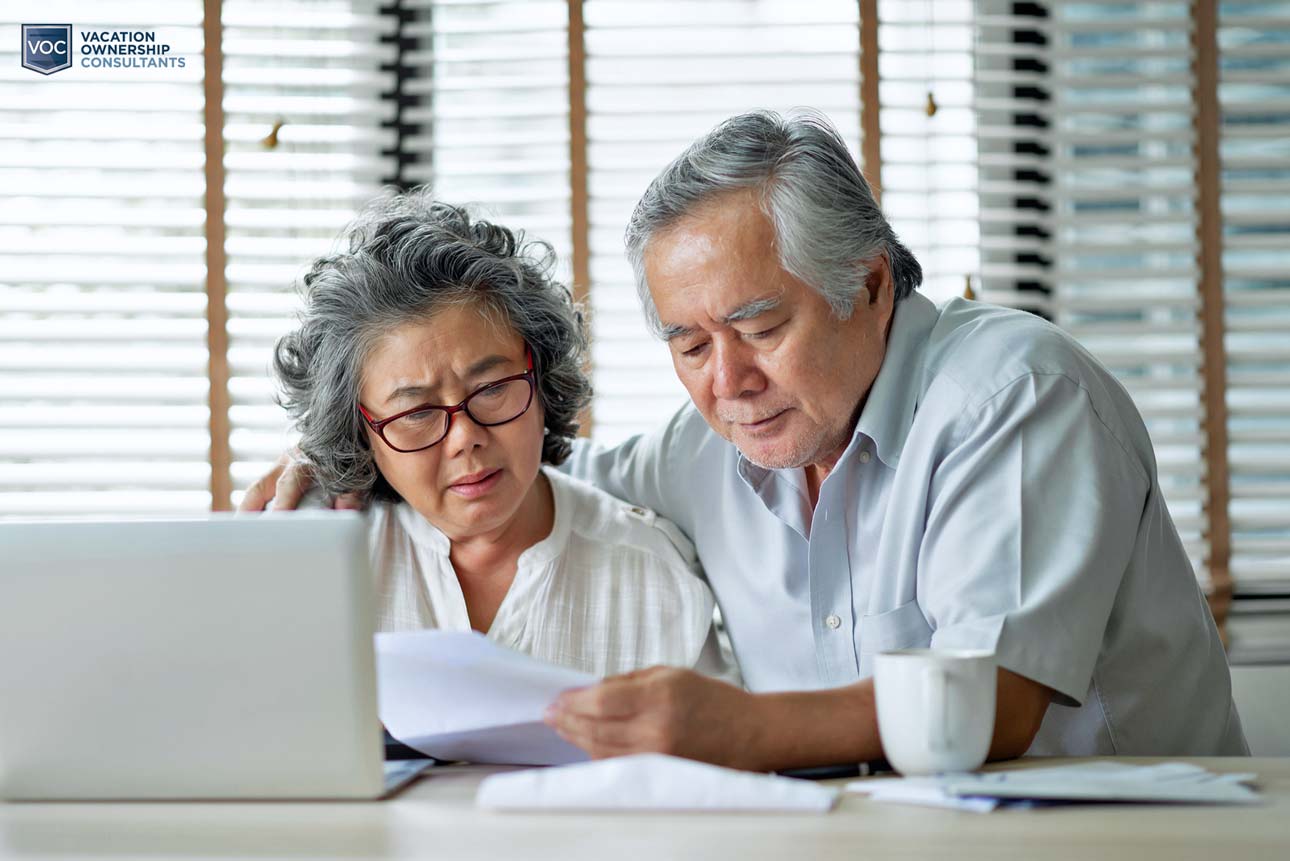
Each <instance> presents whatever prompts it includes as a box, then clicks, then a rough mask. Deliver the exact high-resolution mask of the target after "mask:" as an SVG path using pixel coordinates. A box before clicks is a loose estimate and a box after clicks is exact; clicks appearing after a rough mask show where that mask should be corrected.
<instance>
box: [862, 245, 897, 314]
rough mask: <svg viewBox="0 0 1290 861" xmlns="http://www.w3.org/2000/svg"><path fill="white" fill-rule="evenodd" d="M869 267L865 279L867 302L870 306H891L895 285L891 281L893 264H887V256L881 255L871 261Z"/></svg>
mask: <svg viewBox="0 0 1290 861" xmlns="http://www.w3.org/2000/svg"><path fill="white" fill-rule="evenodd" d="M867 265H868V269H869V274H868V275H866V276H865V279H864V289H865V293H866V294H867V295H866V297H865V302H866V303H867V304H869V305H890V304H891V302H892V297H893V289H894V285H893V284H892V281H891V264H890V263H888V262H887V255H886V254H879V255H878V256H877V257H874V258H873V259H872V260H869V261H868V264H867Z"/></svg>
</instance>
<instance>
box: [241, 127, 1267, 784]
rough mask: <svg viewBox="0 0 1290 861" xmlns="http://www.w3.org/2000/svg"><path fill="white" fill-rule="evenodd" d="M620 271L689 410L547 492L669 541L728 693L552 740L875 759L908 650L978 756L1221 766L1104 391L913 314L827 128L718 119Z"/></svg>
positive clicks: (963, 311) (576, 695) (1238, 749)
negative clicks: (954, 658) (885, 681)
mask: <svg viewBox="0 0 1290 861" xmlns="http://www.w3.org/2000/svg"><path fill="white" fill-rule="evenodd" d="M627 246H628V255H629V257H630V259H631V262H632V264H633V266H634V268H635V272H636V277H637V283H638V286H639V290H640V296H641V300H642V304H643V306H644V309H645V313H646V316H647V318H648V320H649V321H650V323H651V325H653V327H654V328H655V330H656V331H657V332H658V334H659V335H660V336H661V337H662V338H664V339H665V340H666V342H667V344H668V347H669V349H670V350H671V353H672V358H673V362H674V365H675V368H676V373H677V376H678V377H679V378H680V380H681V382H682V383H683V384H684V385H685V387H686V389H687V391H688V392H689V394H690V398H691V401H692V403H691V404H688V405H686V406H685V407H684V408H683V409H681V410H680V411H679V412H678V413H677V414H676V415H674V416H673V417H672V418H671V419H670V420H669V421H668V422H667V423H666V424H665V425H663V426H662V427H661V428H659V429H658V430H657V431H655V432H653V433H651V434H648V435H645V436H640V437H636V438H634V439H632V440H630V441H628V442H627V443H624V444H623V445H621V446H619V447H617V448H614V449H609V450H592V449H591V448H590V447H582V448H580V449H578V450H576V451H575V453H574V457H573V459H572V461H571V465H570V467H569V468H570V469H571V470H572V472H573V473H574V474H575V475H579V476H582V477H584V478H586V479H588V480H590V481H592V482H594V483H596V484H598V485H599V486H600V487H602V488H604V489H605V490H608V491H609V492H610V493H613V494H615V495H617V496H620V497H622V498H624V499H627V500H630V501H632V502H634V503H636V504H638V505H642V506H645V507H648V508H651V509H653V510H655V511H657V512H658V513H659V514H660V515H662V516H664V517H667V518H669V519H670V520H672V521H674V522H675V523H676V524H677V525H678V526H679V527H680V528H681V529H682V530H683V531H684V532H685V533H686V534H687V535H689V536H690V537H691V538H692V539H693V541H694V543H695V546H696V548H697V550H698V554H699V557H700V560H701V561H702V564H703V567H704V569H705V571H706V573H707V577H708V579H709V582H710V583H711V586H712V589H713V591H714V592H715V593H716V596H717V600H718V602H719V604H720V607H721V611H722V615H723V617H724V620H725V624H726V626H727V630H728V632H729V635H730V639H731V642H732V644H733V646H734V650H735V655H736V657H737V658H738V660H739V663H740V665H741V668H742V672H743V677H744V680H745V682H746V684H747V686H748V690H741V689H738V688H735V687H732V686H730V685H727V684H725V683H723V682H720V681H717V680H714V679H709V678H705V677H703V676H700V675H698V674H696V673H693V672H690V671H686V670H679V669H671V668H654V669H649V670H643V671H639V672H635V673H631V674H629V675H626V676H619V677H614V678H610V679H607V680H605V681H604V682H603V683H601V684H599V685H597V686H594V687H591V688H587V689H583V690H579V691H571V692H567V693H566V694H564V695H563V696H562V697H561V698H560V699H559V701H557V702H556V703H555V704H554V705H553V706H552V708H551V709H550V711H549V713H548V716H547V719H548V722H549V723H550V724H551V725H552V726H554V727H555V728H556V729H557V730H558V731H559V732H560V733H561V734H562V735H563V736H564V737H565V738H567V739H569V740H570V741H572V742H574V743H575V744H578V745H580V746H581V747H583V748H585V749H586V750H588V751H589V752H591V753H592V754H593V755H595V756H611V755H616V754H625V753H631V752H637V751H647V750H657V751H665V752H670V753H675V754H679V755H683V756H689V757H693V758H696V759H701V760H707V761H711V762H716V763H722V764H728V765H734V766H739V767H744V768H752V769H773V768H783V767H791V766H806V765H815V764H823V763H835V762H860V761H865V760H869V759H873V758H877V757H879V756H880V755H881V747H880V742H879V736H878V722H877V716H876V711H875V703H874V687H873V681H872V678H871V675H872V670H873V657H874V655H875V654H877V653H878V652H880V651H883V650H886V649H894V648H905V647H918V646H931V647H933V648H938V647H944V648H959V647H962V648H983V649H987V650H990V651H992V652H994V653H995V655H996V656H997V660H998V665H999V671H998V688H997V690H998V707H997V714H996V722H995V732H994V740H993V744H992V747H991V756H992V757H994V758H999V757H1009V756H1017V755H1020V754H1022V753H1025V752H1027V751H1029V752H1031V753H1042V754H1076V755H1078V754H1083V755H1088V754H1115V753H1120V754H1193V755H1202V754H1241V753H1245V752H1246V746H1245V741H1244V737H1243V735H1242V732H1241V727H1240V721H1239V718H1238V717H1237V714H1236V710H1235V708H1234V706H1233V704H1232V697H1231V684H1230V678H1229V674H1228V669H1227V664H1226V659H1225V655H1224V652H1223V648H1222V645H1221V643H1220V641H1219V638H1218V634H1217V631H1216V629H1215V627H1214V623H1213V620H1212V619H1211V618H1210V615H1209V611H1208V609H1207V607H1206V605H1205V602H1204V599H1203V596H1202V595H1201V593H1200V590H1199V589H1198V587H1197V585H1196V582H1195V578H1194V576H1193V574H1192V571H1191V566H1190V564H1189V562H1188V559H1187V556H1186V554H1185V553H1184V550H1183V547H1182V545H1181V543H1180V541H1179V538H1178V534H1177V531H1176V530H1175V528H1174V525H1173V523H1172V521H1171V519H1170V517H1169V512H1168V511H1167V509H1166V507H1165V503H1164V500H1163V498H1162V497H1161V493H1160V487H1159V483H1158V481H1157V476H1156V465H1155V458H1154V455H1153V453H1152V449H1151V444H1150V441H1149V439H1148V436H1147V432H1146V429H1145V427H1144V426H1143V423H1142V420H1141V418H1140V417H1139V415H1138V413H1137V410H1136V409H1135V408H1134V406H1133V403H1132V402H1131V401H1130V399H1129V397H1128V395H1127V394H1126V393H1125V391H1124V390H1123V388H1121V387H1120V386H1119V385H1118V384H1117V383H1116V382H1115V380H1114V379H1113V378H1112V377H1111V375H1110V374H1109V373H1108V372H1107V371H1106V370H1105V369H1104V368H1102V367H1101V365H1099V364H1098V363H1097V362H1096V360H1094V359H1093V358H1092V357H1091V356H1090V355H1089V354H1088V353H1087V352H1085V351H1084V350H1083V349H1081V348H1080V347H1079V345H1078V344H1076V343H1075V342H1074V341H1073V340H1072V339H1070V338H1069V337H1068V336H1066V335H1065V334H1063V333H1062V332H1061V331H1060V330H1058V329H1057V328H1055V327H1053V326H1051V325H1049V324H1047V323H1045V322H1044V321H1042V320H1039V319H1038V318H1035V317H1033V316H1030V315H1027V314H1024V313H1021V312H1015V311H1009V310H1004V309H1000V308H994V307H990V306H987V305H981V304H976V303H971V302H965V301H961V300H955V301H951V302H949V303H948V304H946V305H945V306H943V307H941V308H937V307H936V306H934V305H933V304H932V303H931V302H929V301H928V300H927V299H925V298H924V297H922V296H920V295H919V294H917V293H916V292H914V290H915V288H916V287H917V286H918V284H919V283H920V281H921V277H922V274H921V270H920V268H919V266H918V263H917V261H916V260H915V259H914V258H913V256H912V255H911V254H910V253H909V251H908V250H907V249H906V248H905V247H904V246H903V245H901V243H900V242H899V241H898V240H897V238H896V237H895V235H894V233H893V232H892V230H891V228H890V226H889V225H888V224H887V222H886V220H885V219H884V218H883V216H882V214H881V212H880V210H879V209H878V207H877V205H876V203H875V201H874V199H873V196H872V194H871V193H870V190H869V187H868V185H867V184H866V182H865V180H864V178H863V177H862V175H861V174H860V172H859V170H858V169H857V167H856V165H855V163H854V162H853V161H852V159H851V157H850V155H849V154H848V152H847V150H846V147H845V145H844V144H843V142H842V140H841V139H840V138H839V137H838V135H837V134H836V132H835V131H833V130H832V129H831V128H830V127H829V126H828V125H827V124H826V123H825V122H823V121H822V120H820V119H818V118H814V117H812V116H809V115H807V116H801V117H797V118H792V119H787V120H785V119H782V118H780V117H779V116H777V115H774V114H769V113H752V114H745V115H741V116H737V117H734V118H733V119H731V120H728V121H727V122H725V123H723V124H722V125H721V126H719V127H718V128H716V129H715V130H713V131H712V132H711V133H710V134H708V135H706V136H705V137H703V138H701V139H700V140H698V141H697V142H696V143H694V144H693V145H692V146H691V147H690V148H689V149H688V150H687V151H686V152H685V153H683V154H682V155H681V156H680V157H679V158H677V159H676V160H675V161H674V162H673V163H672V164H671V165H669V166H668V167H667V168H666V169H665V170H664V171H663V172H662V173H661V174H660V175H659V176H658V177H657V178H656V179H655V180H654V182H653V183H652V184H651V185H650V187H649V189H648V190H647V191H646V192H645V194H644V196H643V197H642V198H641V201H640V203H639V204H638V205H637V207H636V211H635V213H634V214H633V216H632V221H631V224H630V226H629V228H628V232H627ZM297 480H298V476H288V477H287V478H286V479H285V480H284V481H285V483H286V484H287V485H291V484H293V483H294V482H296V481H297ZM273 492H274V491H273V489H272V486H271V485H270V484H268V483H266V484H265V485H263V486H261V487H259V488H256V489H255V491H254V492H253V494H252V496H251V505H252V506H255V505H262V504H263V501H264V499H265V497H267V496H269V495H272V493H273ZM282 492H284V493H287V494H288V495H289V496H294V493H295V491H294V489H293V488H291V487H289V486H288V487H285V488H284V489H283V491H282ZM290 501H291V500H290V499H288V500H287V502H288V503H289V502H290Z"/></svg>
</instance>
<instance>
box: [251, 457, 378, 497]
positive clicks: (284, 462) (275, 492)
mask: <svg viewBox="0 0 1290 861" xmlns="http://www.w3.org/2000/svg"><path fill="white" fill-rule="evenodd" d="M299 455H300V452H299V451H297V450H296V449H292V450H290V451H286V452H283V453H282V455H281V456H280V457H279V458H278V460H277V462H276V463H274V465H273V468H272V469H270V470H269V471H268V472H266V473H265V474H264V475H262V476H260V477H259V478H257V479H256V480H255V481H254V482H252V483H251V486H250V487H248V488H247V489H246V495H245V496H243V497H242V501H241V503H239V504H238V506H237V510H238V511H242V512H247V511H263V510H264V509H265V508H266V507H267V508H268V509H269V510H270V511H292V510H294V509H296V508H298V507H299V506H300V500H301V499H302V498H303V497H304V495H305V494H306V493H307V492H308V491H309V488H311V487H313V484H314V477H313V472H312V471H311V470H310V468H309V464H308V463H306V462H305V461H304V459H303V458H301V457H300V456H299ZM362 507H363V500H362V497H360V496H359V495H358V494H356V493H344V494H341V495H340V496H338V497H336V498H335V499H334V500H332V508H335V509H337V510H341V509H344V510H358V509H360V508H362Z"/></svg>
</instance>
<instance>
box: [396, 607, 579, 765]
mask: <svg viewBox="0 0 1290 861" xmlns="http://www.w3.org/2000/svg"><path fill="white" fill-rule="evenodd" d="M376 675H377V687H378V691H379V701H380V714H381V722H382V723H383V724H385V728H386V729H388V730H389V731H390V735H392V736H394V737H395V738H396V739H398V740H399V741H401V742H403V743H404V744H406V745H407V746H408V747H411V748H414V749H416V750H419V751H421V752H422V753H424V754H427V755H429V756H432V757H434V758H436V759H450V760H466V761H469V762H488V763H506V764H512V765H561V764H564V763H569V762H579V761H582V760H585V759H586V758H587V755H586V754H585V753H584V752H583V751H581V750H579V749H578V748H576V747H574V746H573V745H571V744H569V743H568V742H566V741H564V740H563V739H561V738H560V737H559V736H558V735H556V733H555V731H554V730H552V729H551V728H550V727H548V726H546V725H545V724H544V723H542V713H543V711H545V710H546V707H547V706H548V705H550V704H551V703H552V702H553V701H554V700H555V698H556V697H557V696H559V694H560V692H561V691H563V690H567V689H568V688H577V687H583V686H585V685H590V684H594V683H595V682H596V678H595V677H594V676H591V675H588V674H587V673H580V672H577V671H576V670H571V669H568V668H567V667H557V666H555V665H554V664H548V663H546V662H544V661H539V660H537V659H536V658H531V657H529V656H528V655H521V654H520V653H519V652H514V651H511V650H510V649H506V648H503V647H501V646H498V645H497V644H496V643H493V642H492V641H491V640H489V639H488V638H487V637H484V636H483V635H482V634H477V633H473V632H462V631H435V630H427V631H412V632H406V633H385V634H377V635H376Z"/></svg>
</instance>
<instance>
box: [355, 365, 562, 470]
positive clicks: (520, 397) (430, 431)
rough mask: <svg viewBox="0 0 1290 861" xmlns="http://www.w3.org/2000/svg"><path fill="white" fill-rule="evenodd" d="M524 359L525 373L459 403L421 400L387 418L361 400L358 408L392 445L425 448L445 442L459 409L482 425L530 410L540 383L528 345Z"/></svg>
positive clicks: (487, 386)
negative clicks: (368, 407)
mask: <svg viewBox="0 0 1290 861" xmlns="http://www.w3.org/2000/svg"><path fill="white" fill-rule="evenodd" d="M524 362H525V364H526V365H527V369H526V370H525V371H524V373H522V374H515V375H514V376H511V377H504V378H503V379H500V380H495V381H494V382H491V383H487V384H485V385H483V386H480V387H479V388H478V389H475V391H473V392H471V393H470V394H469V395H467V396H466V399H465V400H463V401H462V402H461V403H459V404H457V405H456V406H452V407H450V406H440V405H438V404H422V405H421V406H419V407H413V408H412V409H410V410H404V411H403V412H401V413H399V414H397V415H393V416H390V417H389V418H387V419H376V418H373V417H372V414H371V413H369V412H368V411H367V410H366V409H365V408H364V407H363V405H362V404H359V405H358V411H359V412H360V413H362V414H363V419H364V421H366V422H367V424H368V427H370V428H371V429H372V430H374V431H376V434H377V436H379V437H380V438H381V441H382V442H384V443H385V444H386V445H388V446H389V447H390V448H392V449H394V450H395V451H398V452H405V453H407V452H414V451H424V450H425V449H428V448H430V447H431V446H434V445H438V444H439V443H441V442H443V439H444V437H446V436H447V435H448V430H449V428H451V427H452V417H453V415H455V414H456V413H462V412H464V413H465V414H466V415H468V416H470V420H471V421H473V422H474V423H475V424H477V425H480V426H481V427H497V426H498V425H504V424H506V423H507V422H513V421H515V420H516V419H517V418H519V417H520V416H522V415H524V414H525V413H526V412H528V411H529V407H530V406H532V404H533V391H534V389H535V388H536V387H537V375H536V374H535V373H534V371H533V353H532V351H530V350H529V348H528V347H525V348H524Z"/></svg>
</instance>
